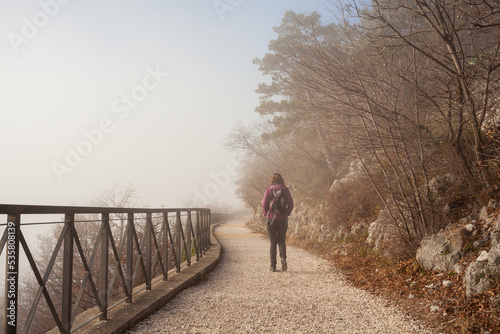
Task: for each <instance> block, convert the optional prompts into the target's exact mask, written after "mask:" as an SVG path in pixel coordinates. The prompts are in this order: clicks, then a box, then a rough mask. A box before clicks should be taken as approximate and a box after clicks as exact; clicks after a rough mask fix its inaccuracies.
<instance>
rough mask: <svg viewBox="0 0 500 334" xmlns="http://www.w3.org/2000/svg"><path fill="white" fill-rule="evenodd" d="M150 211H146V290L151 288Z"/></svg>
mask: <svg viewBox="0 0 500 334" xmlns="http://www.w3.org/2000/svg"><path fill="white" fill-rule="evenodd" d="M151 225H152V221H151V213H146V231H145V232H144V233H146V290H151V281H152V278H153V274H152V272H151V266H152V261H151V231H152V226H151Z"/></svg>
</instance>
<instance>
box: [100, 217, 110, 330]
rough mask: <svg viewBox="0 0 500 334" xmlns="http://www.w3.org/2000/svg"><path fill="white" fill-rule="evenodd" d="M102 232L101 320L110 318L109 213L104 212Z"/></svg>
mask: <svg viewBox="0 0 500 334" xmlns="http://www.w3.org/2000/svg"><path fill="white" fill-rule="evenodd" d="M102 224H103V228H102V234H101V272H100V283H101V284H100V286H99V299H100V300H101V305H102V309H101V315H100V317H99V319H100V320H107V319H108V254H109V253H108V238H109V236H108V231H109V213H103V214H102Z"/></svg>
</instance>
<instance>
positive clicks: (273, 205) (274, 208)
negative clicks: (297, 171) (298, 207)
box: [269, 187, 286, 216]
mask: <svg viewBox="0 0 500 334" xmlns="http://www.w3.org/2000/svg"><path fill="white" fill-rule="evenodd" d="M271 190H272V197H271V200H270V201H269V212H271V213H272V214H274V215H275V216H277V215H280V214H284V213H285V212H286V204H285V198H284V197H283V192H282V189H274V188H273V187H271Z"/></svg>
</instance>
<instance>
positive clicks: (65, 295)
mask: <svg viewBox="0 0 500 334" xmlns="http://www.w3.org/2000/svg"><path fill="white" fill-rule="evenodd" d="M64 223H65V224H68V225H69V226H68V229H67V230H66V234H65V236H64V250H63V285H62V317H61V320H62V326H63V328H64V331H65V332H66V333H71V304H72V298H73V245H74V243H73V231H74V227H75V226H74V224H75V215H74V214H66V215H65V216H64Z"/></svg>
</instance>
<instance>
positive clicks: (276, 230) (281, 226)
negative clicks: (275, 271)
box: [267, 218, 288, 267]
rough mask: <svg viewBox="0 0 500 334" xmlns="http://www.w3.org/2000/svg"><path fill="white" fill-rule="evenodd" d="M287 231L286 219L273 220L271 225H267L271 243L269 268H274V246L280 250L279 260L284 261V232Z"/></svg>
mask: <svg viewBox="0 0 500 334" xmlns="http://www.w3.org/2000/svg"><path fill="white" fill-rule="evenodd" d="M287 229H288V219H287V218H285V219H275V220H274V222H273V224H272V225H271V226H269V223H268V224H267V232H268V233H269V240H270V241H271V248H270V257H271V266H272V267H276V246H279V249H280V258H282V259H286V244H285V237H286V230H287Z"/></svg>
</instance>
